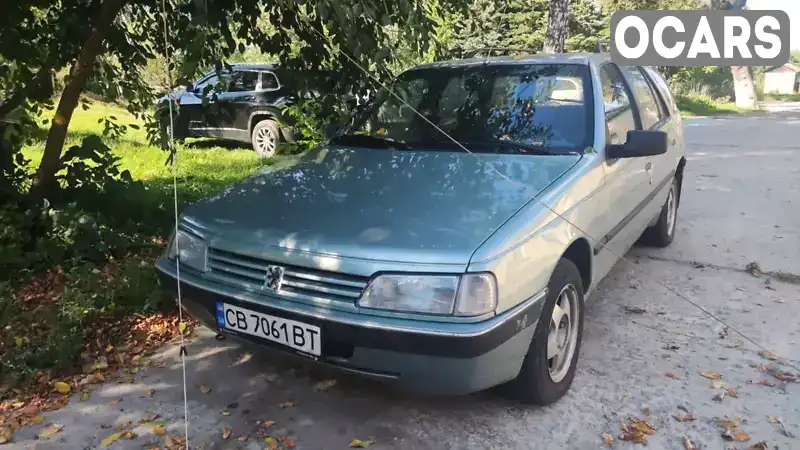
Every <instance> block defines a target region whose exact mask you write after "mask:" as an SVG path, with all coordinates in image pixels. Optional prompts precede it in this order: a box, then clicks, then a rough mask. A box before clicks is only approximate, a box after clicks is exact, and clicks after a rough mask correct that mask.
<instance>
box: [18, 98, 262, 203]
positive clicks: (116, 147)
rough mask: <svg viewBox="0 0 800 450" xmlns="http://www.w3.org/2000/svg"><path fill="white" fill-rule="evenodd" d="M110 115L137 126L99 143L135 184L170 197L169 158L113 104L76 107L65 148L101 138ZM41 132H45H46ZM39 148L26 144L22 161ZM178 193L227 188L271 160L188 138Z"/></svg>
mask: <svg viewBox="0 0 800 450" xmlns="http://www.w3.org/2000/svg"><path fill="white" fill-rule="evenodd" d="M108 116H114V117H116V118H117V123H118V124H120V125H130V124H135V125H139V127H140V128H139V129H138V130H135V129H132V128H129V129H128V131H127V132H126V134H125V135H123V136H122V137H121V138H120V139H118V140H115V141H109V140H107V139H104V141H105V142H106V143H107V144H108V145H109V147H111V149H112V150H113V152H114V154H115V155H116V156H118V157H119V158H120V159H121V161H120V166H121V168H122V169H127V170H129V171H130V172H131V175H132V176H133V179H134V180H139V181H142V182H143V183H145V185H147V186H148V187H151V188H153V189H157V190H159V191H164V192H166V191H169V195H170V196H171V195H172V194H171V193H172V166H171V165H168V164H167V163H166V162H167V158H168V156H169V154H168V153H167V152H166V151H164V150H162V149H160V148H159V147H157V146H151V145H150V144H149V143H148V142H147V135H146V131H145V130H144V124H143V123H141V122H140V121H139V120H137V119H136V118H135V117H134V116H132V115H131V114H130V113H128V112H127V111H126V110H125V109H123V108H120V107H118V106H116V105H112V104H105V103H100V102H95V103H93V104H92V106H91V107H90V108H89V109H88V110H82V109H81V108H78V109H77V110H76V111H75V115H74V116H73V117H72V122H71V123H70V128H69V135H68V138H67V144H66V145H65V147H64V148H65V150H66V148H68V147H69V146H71V145H76V144H79V143H80V141H81V139H82V138H83V137H85V136H88V135H91V134H96V135H102V133H103V127H104V125H103V124H102V123H100V122H98V121H102V119H103V118H104V117H108ZM45 132H46V131H45ZM43 146H44V134H43V136H42V140H40V141H36V142H34V143H33V145H29V146H27V147H26V148H25V149H24V150H23V151H24V154H25V157H27V158H30V159H31V160H32V161H33V162H34V163H35V165H38V162H39V160H40V159H41V155H42V148H43ZM177 161H178V189H179V196H182V197H185V198H183V199H181V200H188V201H193V200H197V199H198V198H200V197H202V196H205V195H208V194H210V193H212V192H214V191H216V190H219V189H221V188H223V187H226V186H228V185H230V184H231V183H234V182H236V181H238V180H241V179H242V178H244V177H246V176H248V175H250V174H251V173H253V172H254V171H256V170H257V169H258V168H259V167H262V166H264V165H265V164H269V163H270V161H269V160H266V159H263V158H260V157H259V156H258V155H257V154H256V153H255V152H254V151H253V150H252V149H251V148H250V147H248V146H247V145H246V144H237V143H229V142H224V141H218V140H190V141H189V142H187V143H185V144H183V145H179V146H178V160H177Z"/></svg>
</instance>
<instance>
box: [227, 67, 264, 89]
mask: <svg viewBox="0 0 800 450" xmlns="http://www.w3.org/2000/svg"><path fill="white" fill-rule="evenodd" d="M257 82H258V72H249V71H240V72H235V73H234V74H233V76H232V77H231V82H230V84H229V85H228V92H248V91H254V90H256V83H257Z"/></svg>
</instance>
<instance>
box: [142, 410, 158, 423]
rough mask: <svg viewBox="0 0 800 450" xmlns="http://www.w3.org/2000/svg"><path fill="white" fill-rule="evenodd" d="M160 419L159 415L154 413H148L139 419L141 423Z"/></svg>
mask: <svg viewBox="0 0 800 450" xmlns="http://www.w3.org/2000/svg"><path fill="white" fill-rule="evenodd" d="M158 417H159V416H158V414H156V413H154V412H146V413H144V415H143V416H142V418H141V419H139V423H147V422H152V421H154V420H156V419H158Z"/></svg>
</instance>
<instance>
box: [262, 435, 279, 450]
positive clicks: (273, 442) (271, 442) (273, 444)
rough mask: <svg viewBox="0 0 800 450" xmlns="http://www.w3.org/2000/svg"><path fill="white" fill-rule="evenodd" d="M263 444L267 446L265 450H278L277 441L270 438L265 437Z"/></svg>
mask: <svg viewBox="0 0 800 450" xmlns="http://www.w3.org/2000/svg"><path fill="white" fill-rule="evenodd" d="M264 443H265V444H267V448H269V449H270V450H274V449H276V448H278V441H277V440H276V439H275V438H274V437H272V436H267V437H265V438H264Z"/></svg>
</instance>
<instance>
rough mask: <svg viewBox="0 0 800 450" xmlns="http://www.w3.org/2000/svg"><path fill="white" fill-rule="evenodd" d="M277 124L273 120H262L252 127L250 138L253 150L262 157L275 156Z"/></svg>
mask: <svg viewBox="0 0 800 450" xmlns="http://www.w3.org/2000/svg"><path fill="white" fill-rule="evenodd" d="M278 136H280V134H279V132H278V123H277V122H275V121H274V120H269V119H266V120H262V121H261V122H258V123H257V124H256V126H254V127H253V134H252V136H251V139H252V143H253V150H255V151H256V153H258V154H259V155H261V156H263V157H269V156H275V150H276V148H277V147H278V140H279V138H278Z"/></svg>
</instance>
